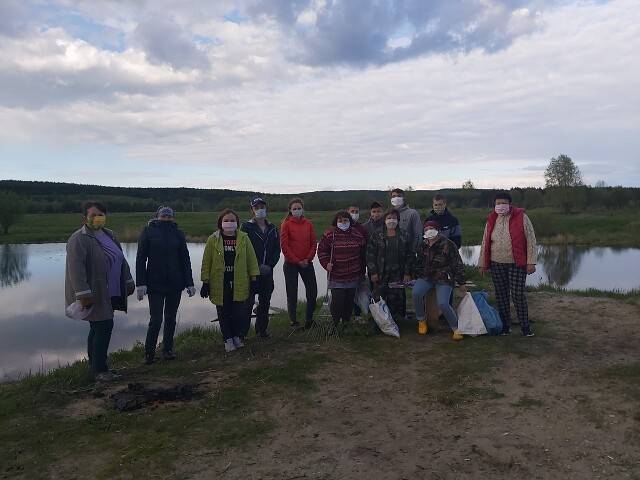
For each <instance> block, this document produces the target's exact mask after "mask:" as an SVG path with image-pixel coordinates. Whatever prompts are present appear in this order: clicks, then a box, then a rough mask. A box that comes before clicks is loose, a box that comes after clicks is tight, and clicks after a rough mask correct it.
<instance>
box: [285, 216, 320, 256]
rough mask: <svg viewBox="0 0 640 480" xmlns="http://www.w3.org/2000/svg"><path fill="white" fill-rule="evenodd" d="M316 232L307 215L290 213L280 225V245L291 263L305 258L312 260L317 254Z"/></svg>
mask: <svg viewBox="0 0 640 480" xmlns="http://www.w3.org/2000/svg"><path fill="white" fill-rule="evenodd" d="M316 245H317V242H316V232H315V230H314V229H313V224H312V223H311V222H310V221H309V220H307V219H306V217H300V218H296V217H294V216H293V215H289V216H288V217H287V218H285V219H284V221H283V222H282V226H281V227H280V247H281V248H282V253H283V255H284V259H285V260H286V261H287V262H289V263H298V262H301V261H303V260H305V259H306V260H309V262H311V261H312V260H313V258H314V257H315V256H316Z"/></svg>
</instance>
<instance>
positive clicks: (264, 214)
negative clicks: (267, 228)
mask: <svg viewBox="0 0 640 480" xmlns="http://www.w3.org/2000/svg"><path fill="white" fill-rule="evenodd" d="M254 214H255V216H256V218H267V209H266V208H259V209H258V210H255V211H254Z"/></svg>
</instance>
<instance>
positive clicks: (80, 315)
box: [65, 300, 93, 320]
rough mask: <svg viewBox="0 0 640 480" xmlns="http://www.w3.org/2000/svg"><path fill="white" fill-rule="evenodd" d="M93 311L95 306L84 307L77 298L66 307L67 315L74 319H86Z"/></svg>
mask: <svg viewBox="0 0 640 480" xmlns="http://www.w3.org/2000/svg"><path fill="white" fill-rule="evenodd" d="M92 311H93V306H91V307H90V308H84V307H83V306H82V304H81V303H80V301H79V300H76V301H75V302H73V303H72V304H71V305H69V306H68V307H67V308H66V309H65V313H66V315H67V317H69V318H73V319H74V320H85V319H86V318H87V317H88V316H89V314H91V312H92Z"/></svg>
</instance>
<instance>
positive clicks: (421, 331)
mask: <svg viewBox="0 0 640 480" xmlns="http://www.w3.org/2000/svg"><path fill="white" fill-rule="evenodd" d="M428 331H429V327H428V326H427V321H426V320H418V335H426V334H427V332H428Z"/></svg>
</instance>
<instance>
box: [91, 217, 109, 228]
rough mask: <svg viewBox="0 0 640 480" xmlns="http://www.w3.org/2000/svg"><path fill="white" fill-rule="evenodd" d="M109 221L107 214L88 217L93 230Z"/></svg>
mask: <svg viewBox="0 0 640 480" xmlns="http://www.w3.org/2000/svg"><path fill="white" fill-rule="evenodd" d="M105 223H107V217H106V215H97V216H95V217H88V218H87V226H88V227H89V228H91V229H92V230H100V229H101V228H102V227H104V224H105Z"/></svg>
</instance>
